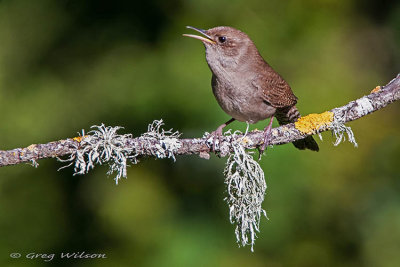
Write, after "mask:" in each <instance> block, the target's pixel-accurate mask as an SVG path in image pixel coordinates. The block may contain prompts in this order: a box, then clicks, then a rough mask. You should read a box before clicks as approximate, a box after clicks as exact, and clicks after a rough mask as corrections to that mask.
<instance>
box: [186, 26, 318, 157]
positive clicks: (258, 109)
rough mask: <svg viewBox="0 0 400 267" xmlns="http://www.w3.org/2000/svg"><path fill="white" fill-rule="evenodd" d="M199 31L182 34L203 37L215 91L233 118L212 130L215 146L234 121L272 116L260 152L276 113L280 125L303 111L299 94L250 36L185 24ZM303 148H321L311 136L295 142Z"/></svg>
mask: <svg viewBox="0 0 400 267" xmlns="http://www.w3.org/2000/svg"><path fill="white" fill-rule="evenodd" d="M186 28H188V29H191V30H194V31H196V32H198V33H200V35H197V34H183V36H186V37H191V38H194V39H198V40H200V41H201V42H202V43H203V44H204V47H205V51H206V61H207V64H208V66H209V68H210V70H211V72H212V78H211V86H212V91H213V94H214V96H215V98H216V100H217V102H218V104H219V105H220V107H221V108H222V110H223V111H225V113H227V114H228V115H229V116H231V117H232V118H231V119H230V120H228V121H227V122H225V123H223V124H221V125H220V126H219V127H218V128H217V129H216V130H215V131H213V132H212V133H211V135H212V137H213V140H214V142H213V150H214V151H215V144H216V140H217V139H219V140H220V139H221V136H222V131H223V129H224V128H225V127H226V126H227V125H228V124H230V123H232V122H233V121H235V120H237V121H241V122H247V123H251V124H254V123H256V122H258V121H261V120H265V119H268V118H270V122H269V124H268V125H267V126H266V127H265V129H264V138H263V141H264V142H263V144H262V145H261V147H259V150H260V155H261V154H263V152H264V150H265V149H266V147H267V146H268V144H269V142H270V140H271V133H272V122H273V120H274V117H276V119H277V120H278V122H279V124H280V125H285V124H288V123H293V122H296V121H297V120H298V119H299V118H300V112H299V111H298V109H297V108H296V103H297V100H298V98H297V97H296V96H295V95H294V93H293V91H292V89H291V88H290V86H289V84H288V83H287V82H286V81H285V80H284V79H283V78H282V76H281V75H279V74H278V73H277V72H276V71H275V70H274V69H273V68H272V67H271V66H270V65H269V64H268V63H267V62H266V61H265V60H264V58H263V57H262V56H261V54H260V53H259V51H258V49H257V47H256V46H255V44H254V42H253V41H252V40H251V39H250V37H249V36H248V35H247V34H246V33H244V32H242V31H240V30H238V29H235V28H233V27H228V26H218V27H214V28H211V29H208V30H203V29H199V28H195V27H192V26H186ZM293 144H294V146H295V147H296V148H298V149H300V150H304V149H309V150H312V151H319V147H318V144H317V143H316V142H315V140H314V139H313V137H312V136H307V137H306V138H304V139H300V140H296V141H294V142H293Z"/></svg>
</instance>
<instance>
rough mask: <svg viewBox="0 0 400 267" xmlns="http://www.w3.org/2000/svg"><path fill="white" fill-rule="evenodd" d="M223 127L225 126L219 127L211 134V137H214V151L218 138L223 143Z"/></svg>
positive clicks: (213, 150)
mask: <svg viewBox="0 0 400 267" xmlns="http://www.w3.org/2000/svg"><path fill="white" fill-rule="evenodd" d="M222 129H223V127H218V128H217V130H215V131H213V132H212V133H210V135H209V138H210V137H212V152H215V148H216V144H217V140H218V143H219V144H221V141H222V138H221V137H222Z"/></svg>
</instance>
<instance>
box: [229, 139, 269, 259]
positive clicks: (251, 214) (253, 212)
mask: <svg viewBox="0 0 400 267" xmlns="http://www.w3.org/2000/svg"><path fill="white" fill-rule="evenodd" d="M236 134H237V133H234V134H232V139H231V140H232V149H233V153H231V154H230V156H229V158H228V160H227V163H226V167H225V170H224V175H225V184H226V185H227V193H228V196H227V197H226V198H225V201H226V202H227V203H228V206H229V217H230V221H231V223H232V224H234V225H236V229H235V234H236V240H237V242H238V244H239V246H245V245H251V251H253V247H254V244H255V239H256V237H257V235H256V233H257V232H259V231H260V230H259V226H260V219H261V216H262V215H264V216H265V217H267V213H266V212H265V210H264V209H263V208H262V206H261V205H262V203H263V201H264V196H265V191H266V189H267V185H266V183H265V178H264V172H263V170H262V169H261V167H260V165H259V164H258V162H257V161H256V160H254V159H253V156H252V155H251V154H250V153H247V152H246V150H245V148H244V146H243V143H242V140H241V139H243V138H244V137H243V138H239V139H238V140H235V138H234V136H235V135H236Z"/></svg>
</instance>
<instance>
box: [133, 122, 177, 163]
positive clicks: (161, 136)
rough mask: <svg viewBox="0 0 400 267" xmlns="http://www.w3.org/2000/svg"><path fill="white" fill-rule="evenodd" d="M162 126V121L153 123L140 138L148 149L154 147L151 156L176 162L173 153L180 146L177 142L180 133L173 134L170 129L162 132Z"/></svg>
mask: <svg viewBox="0 0 400 267" xmlns="http://www.w3.org/2000/svg"><path fill="white" fill-rule="evenodd" d="M163 125H164V122H163V120H162V119H161V120H155V121H153V122H152V123H151V124H149V126H148V128H147V133H144V134H142V135H141V137H140V138H141V139H142V141H143V142H144V143H145V144H146V145H148V147H152V144H154V145H155V149H153V150H152V154H153V155H154V156H156V157H157V158H160V159H163V158H172V159H173V160H174V161H176V159H175V153H176V152H177V151H178V149H179V148H181V146H182V144H181V142H180V141H179V136H181V133H179V132H178V131H175V132H174V131H173V130H172V129H169V130H164V129H162V128H161V127H162V126H163Z"/></svg>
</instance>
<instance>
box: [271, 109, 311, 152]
mask: <svg viewBox="0 0 400 267" xmlns="http://www.w3.org/2000/svg"><path fill="white" fill-rule="evenodd" d="M275 116H276V119H277V120H278V122H279V124H280V125H285V124H288V123H292V122H296V121H297V120H298V119H299V118H300V112H299V110H298V109H297V108H296V106H291V107H285V108H279V109H277V110H276V114H275ZM293 145H294V146H295V147H296V148H298V149H301V150H304V149H310V150H312V151H319V147H318V144H317V142H315V140H314V138H313V137H312V136H307V137H306V138H304V139H300V140H297V141H294V142H293Z"/></svg>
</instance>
